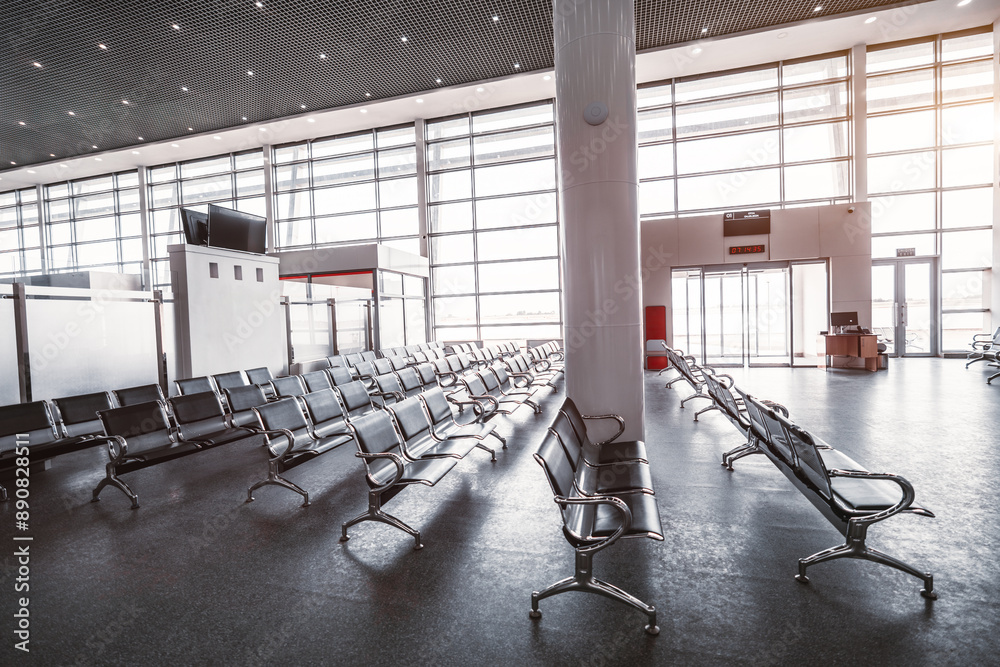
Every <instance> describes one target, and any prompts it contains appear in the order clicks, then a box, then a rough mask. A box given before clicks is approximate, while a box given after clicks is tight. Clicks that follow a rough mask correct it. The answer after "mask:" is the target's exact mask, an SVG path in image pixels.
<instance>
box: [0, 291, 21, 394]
mask: <svg viewBox="0 0 1000 667" xmlns="http://www.w3.org/2000/svg"><path fill="white" fill-rule="evenodd" d="M13 295H14V290H13V288H12V287H11V286H10V285H0V405H9V404H11V403H17V402H19V401H20V400H21V395H20V390H19V388H18V371H17V334H16V333H15V331H14V326H15V325H14V298H13Z"/></svg>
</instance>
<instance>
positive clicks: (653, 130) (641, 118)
mask: <svg viewBox="0 0 1000 667" xmlns="http://www.w3.org/2000/svg"><path fill="white" fill-rule="evenodd" d="M637 121H638V140H639V143H645V142H647V141H663V140H664V139H669V138H670V137H672V136H673V132H674V131H673V127H674V110H673V109H672V108H670V107H667V108H666V109H654V110H652V111H640V112H639V115H638V119H637Z"/></svg>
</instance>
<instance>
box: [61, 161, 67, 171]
mask: <svg viewBox="0 0 1000 667" xmlns="http://www.w3.org/2000/svg"><path fill="white" fill-rule="evenodd" d="M59 166H60V167H62V168H63V169H65V168H66V167H67V166H68V165H67V164H66V163H65V162H60V163H59Z"/></svg>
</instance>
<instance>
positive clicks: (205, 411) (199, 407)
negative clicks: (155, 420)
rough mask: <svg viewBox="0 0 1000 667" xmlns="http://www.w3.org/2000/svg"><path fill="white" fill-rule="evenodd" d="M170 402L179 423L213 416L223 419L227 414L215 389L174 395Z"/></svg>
mask: <svg viewBox="0 0 1000 667" xmlns="http://www.w3.org/2000/svg"><path fill="white" fill-rule="evenodd" d="M169 403H170V406H171V408H172V409H173V413H174V419H176V420H177V423H178V425H181V424H190V423H193V422H197V421H201V420H203V419H211V418H213V417H218V418H219V419H220V421H221V420H222V418H223V417H224V415H225V414H226V413H225V410H223V408H222V403H221V402H220V401H219V395H218V394H216V393H215V392H214V391H203V392H200V393H197V394H184V395H183V396H174V397H173V398H171V399H170V401H169Z"/></svg>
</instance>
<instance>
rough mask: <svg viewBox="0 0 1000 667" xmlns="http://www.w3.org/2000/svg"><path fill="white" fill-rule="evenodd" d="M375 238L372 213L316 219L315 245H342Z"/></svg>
mask: <svg viewBox="0 0 1000 667" xmlns="http://www.w3.org/2000/svg"><path fill="white" fill-rule="evenodd" d="M377 237H378V227H377V223H376V217H375V212H374V211H372V212H370V213H358V214H356V215H338V216H335V217H331V218H317V219H316V243H344V242H348V241H361V240H365V239H375V238H377Z"/></svg>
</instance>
